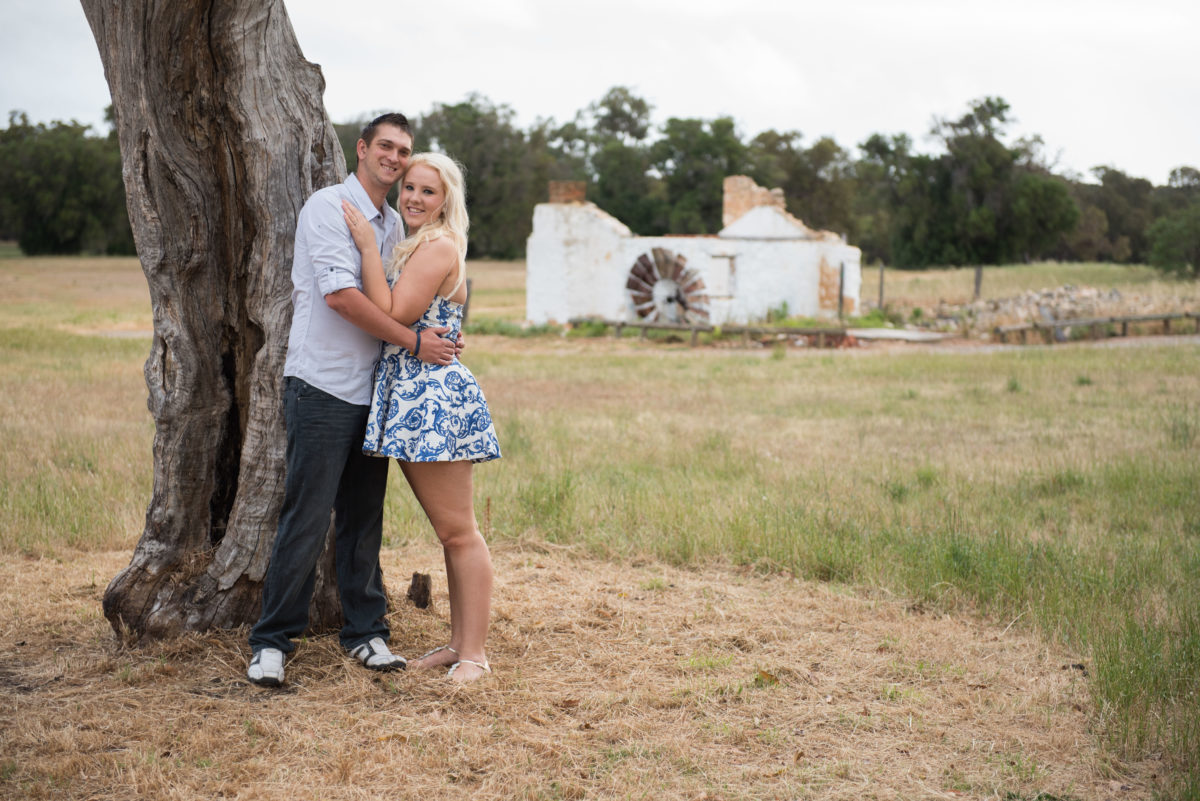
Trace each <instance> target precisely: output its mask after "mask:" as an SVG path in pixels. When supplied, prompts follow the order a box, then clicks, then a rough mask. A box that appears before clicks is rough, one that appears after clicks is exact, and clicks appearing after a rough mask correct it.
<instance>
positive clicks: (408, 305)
mask: <svg viewBox="0 0 1200 801" xmlns="http://www.w3.org/2000/svg"><path fill="white" fill-rule="evenodd" d="M457 266H458V251H457V250H456V249H455V247H454V245H453V244H452V243H451V242H450V238H449V237H446V236H442V237H438V238H437V239H434V240H431V241H429V242H425V243H423V244H421V245H420V247H418V248H417V249H416V251H414V252H413V254H412V255H411V256H409V258H408V262H407V263H405V265H404V270H403V271H401V273H400V276H399V277H398V278H397V279H396V285H395V286H393V287H392V300H391V310H390V311H389V312H388V314H390V315H391V317H392V319H393V320H396V321H398V322H401V323H404V324H405V325H411V324H413V323H415V322H416V321H417V320H419V319H421V316H422V315H423V314H425V310H426V309H428V308H429V304H430V303H432V302H433V298H434V296H435V295H436V294H437V293H438V291H439V290H441V289H442V288H443V285H444V284H445V283H446V280H447V276H449V275H450V274H451V272H452V271H454V270H455V268H456V267H457ZM456 274H457V273H456ZM380 308H382V307H380Z"/></svg>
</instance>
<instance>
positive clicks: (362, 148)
mask: <svg viewBox="0 0 1200 801" xmlns="http://www.w3.org/2000/svg"><path fill="white" fill-rule="evenodd" d="M354 152H355V153H357V154H358V157H359V158H360V159H362V158H365V157H366V155H367V143H366V142H364V141H363V140H361V139H359V140H358V144H357V145H355V146H354Z"/></svg>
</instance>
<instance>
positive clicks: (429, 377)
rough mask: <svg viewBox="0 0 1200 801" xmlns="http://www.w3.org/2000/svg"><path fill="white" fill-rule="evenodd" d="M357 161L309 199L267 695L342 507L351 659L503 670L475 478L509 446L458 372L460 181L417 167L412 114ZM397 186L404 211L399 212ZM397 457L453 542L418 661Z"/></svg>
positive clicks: (340, 570) (289, 368) (341, 565)
mask: <svg viewBox="0 0 1200 801" xmlns="http://www.w3.org/2000/svg"><path fill="white" fill-rule="evenodd" d="M357 153H358V166H357V168H356V169H355V172H354V174H353V175H350V176H349V177H348V178H346V180H345V182H344V183H342V184H338V185H336V186H331V187H326V188H325V189H322V190H320V191H318V192H316V193H314V194H313V196H312V197H311V198H309V200H308V202H307V203H305V204H304V208H303V209H302V210H301V212H300V217H299V219H298V220H297V224H296V248H295V258H294V260H293V263H292V284H293V290H292V305H293V315H292V328H291V333H290V335H289V338H288V352H287V360H286V363H285V365H284V417H285V420H286V424H287V476H286V484H285V490H284V500H283V507H282V509H281V511H280V516H279V528H278V532H277V534H276V537H275V545H274V549H273V551H272V553H271V561H270V564H269V565H268V568H267V574H266V578H265V580H264V583H263V597H262V615H261V617H260V618H259V620H258V623H256V624H255V626H254V628H253V629H252V630H251V632H250V648H251V651H252V652H253V656H252V658H251V661H250V666H249V669H248V670H247V672H246V675H247V678H249V679H250V681H252V682H254V683H255V684H259V685H263V686H269V687H277V686H279V685H281V684H282V683H283V679H284V660H285V656H286V654H287V653H289V652H291V651H292V650H293V649H294V648H295V645H294V643H293V642H292V640H293V638H295V637H298V636H300V635H301V634H302V633H303V632H304V630H305V629H306V628H307V627H308V607H309V603H310V602H311V600H312V595H313V589H314V582H315V577H316V565H317V561H318V559H319V558H320V554H321V551H322V549H323V548H324V545H325V534H326V531H327V530H328V527H329V514H330V511H331V510H332V511H333V512H334V513H335V518H334V522H335V533H336V551H335V559H336V564H337V584H338V593H339V595H340V597H341V602H342V613H343V616H344V621H343V627H342V630H341V637H340V639H341V644H342V646H343V647H344V648H345V649H346V651H347V652H348V653H349V654H350V655H351V656H352V657H354V658H355V659H357V660H358V661H359V662H360V663H361V664H362V665H363V666H364V667H367V668H370V669H372V670H384V671H386V670H399V669H403V668H405V667H406V666H411V667H413V668H421V669H435V668H447V675H448V676H449V677H450V678H451V679H452V680H454V681H460V682H461V681H473V680H475V679H478V678H481V677H482V676H484V675H486V674H487V673H489V672H490V671H491V668H490V667H489V666H488V661H487V654H486V653H485V650H484V641H485V639H486V637H487V629H488V616H489V612H490V605H491V590H492V563H491V556H490V555H489V553H488V548H487V544H486V543H485V542H484V540H483V537H482V535H481V534H480V533H479V529H478V527H477V525H476V521H475V511H474V505H473V501H472V484H471V469H472V465H473V464H474V463H475V462H484V461H488V460H491V459H496V458H499V456H500V447H499V443H498V442H497V440H496V432H495V429H494V427H493V425H492V420H491V415H490V414H489V411H488V407H487V402H486V401H485V400H484V397H483V394H482V392H481V391H480V389H479V385H478V383H477V382H476V381H475V378H474V376H473V375H472V374H471V372H470V371H469V370H468V369H467V368H466V367H464V366H463V365H462V364H461V363H460V362H459V361H458V358H457V357H458V352H459V351H460V350H461V337H460V334H459V332H460V328H461V325H462V313H463V305H464V303H465V302H466V295H467V290H466V283H465V281H466V263H465V258H466V252H467V228H468V223H467V209H466V197H465V187H464V183H463V176H462V171H461V169H460V168H459V167H458V165H457V164H456V163H455V162H454V161H453V160H451V159H449V158H447V157H446V156H442V155H439V154H434V153H422V154H419V155H415V156H414V155H413V137H412V131H411V129H410V128H409V124H408V120H407V119H405V117H404V116H403V115H402V114H384V115H382V116H380V117H377V118H376V119H374V120H372V121H371V122H370V123H369V124H368V125H367V126H366V127H365V128H364V129H363V131H362V135H361V137H360V138H359V140H358V143H357ZM398 180H399V181H400V182H401V190H400V200H399V202H398V204H397V205H398V209H399V211H398V212H397V210H395V209H392V208H390V207H389V206H388V205H387V202H386V198H387V194H388V192H389V190H391V188H392V187H393V186H394V185H395V184H396V182H397V181H398ZM401 217H403V220H404V223H405V225H406V227H407V230H408V235H407V237H406V236H404V233H403V230H402V228H401V225H400V219H401ZM381 341H382V343H383V344H382V350H381V347H380V343H381ZM389 457H390V458H394V459H396V461H397V462H398V463H399V464H400V469H401V471H402V472H403V473H404V477H405V479H406V480H407V481H408V484H409V487H411V488H412V491H413V494H414V495H415V496H416V499H417V501H418V502H419V503H420V504H421V508H422V509H423V510H424V511H425V514H426V515H427V516H428V518H429V521H430V523H432V524H433V529H434V532H435V533H436V534H437V537H438V539H439V540H440V542H441V544H442V550H443V554H444V556H445V560H446V577H447V585H448V589H449V594H450V626H451V634H450V642H449V643H447V644H445V645H441V646H439V647H437V648H434V649H433V650H432V651H430V652H429V653H427V654H425V655H424V656H422V657H420V658H419V659H416V660H413V662H411V663H408V662H407V661H406V660H405V659H404V657H402V656H400V655H399V654H394V653H392V652H391V650H390V649H389V647H388V639H389V629H388V625H387V621H386V619H385V614H386V612H387V598H386V596H385V594H384V589H383V574H382V572H381V570H380V566H379V549H380V545H381V542H382V537H383V497H384V492H385V490H386V485H387V471H388V459H389Z"/></svg>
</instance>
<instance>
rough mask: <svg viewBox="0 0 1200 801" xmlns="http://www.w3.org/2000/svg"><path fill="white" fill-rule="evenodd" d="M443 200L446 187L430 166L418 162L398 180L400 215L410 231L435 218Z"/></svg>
mask: <svg viewBox="0 0 1200 801" xmlns="http://www.w3.org/2000/svg"><path fill="white" fill-rule="evenodd" d="M445 202H446V189H445V187H444V186H442V179H441V178H440V177H439V176H438V173H437V170H435V169H433V168H432V167H429V166H426V165H424V164H418V165H417V166H415V167H413V168H411V169H410V170H409V171H408V172H407V173H406V174H405V176H404V180H403V181H401V182H400V203H399V206H400V215H401V216H402V217H404V223H405V225H407V226H408V230H409V231H410V232H411V231H415V230H417V229H418V228H420V227H421V226H422V225H424V224H425V223H428V222H433V221H434V220H436V219H437V218H438V214H439V213H440V212H441V210H442V204H444V203H445Z"/></svg>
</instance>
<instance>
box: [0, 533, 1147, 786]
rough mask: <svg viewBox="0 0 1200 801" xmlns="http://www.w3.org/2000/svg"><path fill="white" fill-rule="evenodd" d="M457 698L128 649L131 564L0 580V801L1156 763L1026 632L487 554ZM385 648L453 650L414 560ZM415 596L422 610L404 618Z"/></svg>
mask: <svg viewBox="0 0 1200 801" xmlns="http://www.w3.org/2000/svg"><path fill="white" fill-rule="evenodd" d="M493 555H494V559H495V564H496V575H497V581H496V592H495V603H494V608H493V628H492V634H491V639H490V641H489V656H490V658H491V660H492V664H493V666H494V668H495V674H494V676H492V677H490V678H488V679H486V680H484V681H483V682H480V683H477V684H475V685H473V686H470V687H466V688H459V687H455V686H452V685H451V684H450V683H449V682H448V681H446V680H445V679H444V678H442V676H441V674H440V673H433V672H426V673H417V672H412V673H398V674H388V675H378V674H373V673H370V672H368V671H366V670H363V669H362V668H361V667H359V666H358V665H357V663H355V662H353V661H352V660H350V659H348V658H347V657H346V656H345V655H344V654H343V653H342V652H341V650H340V649H339V647H338V645H337V639H336V636H322V637H317V638H314V639H311V640H308V641H305V642H302V643H301V644H300V646H299V647H298V649H297V651H296V652H295V654H294V656H293V658H292V659H291V661H290V662H289V663H288V666H287V679H288V683H287V685H286V687H285V688H283V689H281V690H274V691H272V690H264V689H260V688H258V687H255V686H253V685H251V684H249V683H248V682H247V681H246V680H245V676H244V671H245V666H246V661H247V659H248V651H247V648H246V645H245V631H244V630H242V631H235V632H220V633H213V634H205V635H189V636H186V637H183V638H181V639H178V640H174V641H170V642H164V643H158V644H154V645H151V646H148V647H144V648H136V649H131V648H126V647H124V646H122V645H120V644H119V643H118V641H117V640H116V638H115V637H114V636H113V634H112V631H111V629H110V628H109V626H108V624H107V622H106V621H105V620H104V619H103V617H102V615H101V611H100V598H101V595H102V593H103V589H104V586H105V584H106V583H107V581H108V579H109V578H110V577H111V576H112V575H114V574H115V572H116V571H117V570H119V569H120V568H121V567H123V566H124V565H125V564H126V563H127V562H128V558H129V554H128V553H126V552H114V553H102V554H74V555H64V556H63V557H62V558H61V559H59V560H50V559H42V560H29V559H24V560H23V559H20V558H10V559H8V560H6V562H5V563H4V564H3V565H2V566H0V610H2V611H0V797H3V798H12V799H17V798H21V799H36V798H62V799H96V800H97V801H98V800H100V799H132V798H162V799H211V798H227V799H258V798H264V799H265V798H271V799H275V798H289V799H291V798H298V799H309V798H311V799H357V798H376V797H378V796H380V795H383V794H386V796H387V797H389V798H399V799H409V798H412V799H417V798H435V797H447V794H449V796H450V797H456V798H472V799H476V798H478V799H558V798H562V799H580V798H596V799H601V798H603V799H608V798H656V799H688V800H691V801H694V800H697V799H707V800H708V801H715V800H716V799H721V800H722V801H732V800H733V799H792V798H796V799H799V798H819V799H850V798H854V799H861V798H881V799H915V798H978V799H992V798H995V799H1029V800H1030V801H1032V800H1033V799H1042V801H1050V799H1060V800H1061V799H1109V798H1120V799H1144V798H1149V797H1150V795H1151V792H1152V790H1153V788H1154V786H1155V784H1156V781H1157V779H1158V775H1157V773H1156V771H1158V770H1160V765H1159V764H1158V763H1156V762H1153V761H1151V762H1146V763H1140V764H1133V765H1130V764H1120V763H1118V762H1116V761H1115V760H1114V759H1113V758H1112V757H1111V756H1110V755H1109V754H1108V753H1107V752H1105V751H1104V750H1103V749H1101V748H1100V747H1099V746H1098V742H1097V738H1096V737H1095V736H1094V734H1093V732H1092V731H1091V730H1090V729H1089V722H1090V721H1091V720H1093V719H1094V715H1093V708H1092V702H1091V700H1090V697H1089V694H1088V688H1087V679H1086V675H1085V674H1086V671H1087V665H1086V664H1084V663H1083V661H1082V660H1081V659H1080V658H1078V656H1077V655H1072V654H1068V653H1061V652H1058V651H1056V650H1054V649H1053V648H1051V647H1049V646H1047V645H1046V644H1045V643H1044V642H1041V641H1040V640H1039V639H1037V638H1036V637H1034V636H1033V635H1031V634H1030V633H1028V632H1026V631H1024V630H1023V629H1022V627H1021V625H1020V622H1019V621H1016V622H1004V621H1000V622H997V623H989V622H981V621H979V620H976V619H972V618H970V617H969V616H946V615H944V614H941V613H938V612H936V611H933V610H930V609H922V608H920V607H916V606H913V605H911V604H909V603H907V602H906V601H905V600H903V599H899V598H892V597H886V596H882V595H879V594H875V595H874V596H872V595H869V594H866V593H858V594H855V593H852V592H851V591H849V590H846V589H844V588H839V587H836V586H829V585H823V584H815V583H810V582H803V581H797V580H794V579H791V578H788V577H785V576H778V575H772V576H762V575H756V574H753V573H750V572H747V571H743V570H739V569H736V568H733V567H729V566H713V567H709V568H704V569H698V570H679V569H675V568H672V567H669V566H664V565H663V564H660V563H656V562H652V561H634V562H622V563H618V562H606V561H597V560H593V559H589V558H585V557H582V556H580V555H578V554H576V553H573V552H572V551H571V550H569V549H563V548H560V547H557V546H548V545H541V544H530V543H525V544H514V543H503V544H501V545H499V546H497V547H496V548H494V554H493ZM384 566H385V571H386V573H387V576H388V580H389V584H390V587H391V589H392V591H393V594H394V595H395V596H396V597H397V598H398V599H399V602H398V603H397V604H396V609H395V611H394V612H393V613H392V615H391V618H390V620H391V624H392V631H393V640H392V643H393V646H394V647H395V648H396V649H397V650H399V651H401V652H403V653H406V654H408V655H410V656H412V655H416V654H418V653H420V652H422V651H424V650H426V649H428V648H431V647H433V646H435V645H438V644H441V643H442V642H444V641H445V638H446V633H447V630H448V609H447V605H446V598H445V594H444V591H445V574H444V571H443V569H442V566H441V558H440V551H438V550H437V549H436V547H434V545H433V544H432V543H427V544H422V545H410V546H405V547H403V548H394V549H388V550H386V551H385V553H384ZM414 570H418V571H421V572H428V573H431V574H432V576H433V582H434V604H433V606H432V608H430V609H428V610H418V609H416V608H414V607H412V606H411V605H410V604H409V602H408V601H407V600H405V599H404V598H403V594H404V589H405V588H406V587H407V583H408V581H407V577H408V576H409V575H410V573H411V572H412V571H414Z"/></svg>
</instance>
